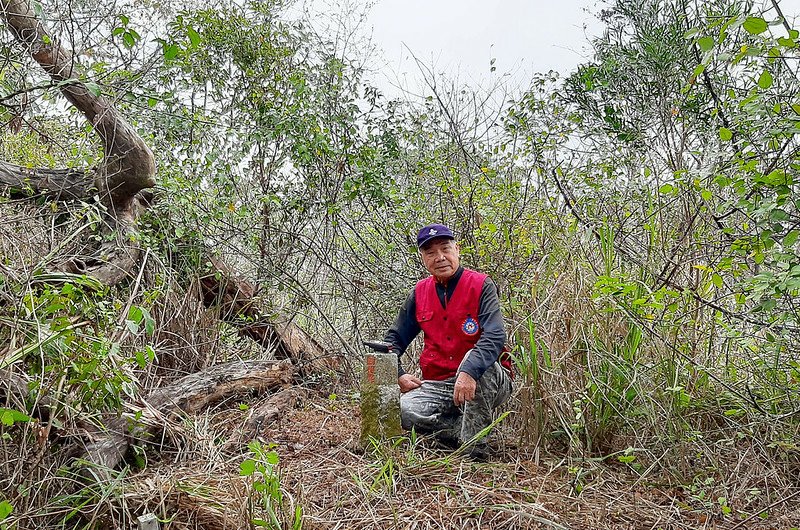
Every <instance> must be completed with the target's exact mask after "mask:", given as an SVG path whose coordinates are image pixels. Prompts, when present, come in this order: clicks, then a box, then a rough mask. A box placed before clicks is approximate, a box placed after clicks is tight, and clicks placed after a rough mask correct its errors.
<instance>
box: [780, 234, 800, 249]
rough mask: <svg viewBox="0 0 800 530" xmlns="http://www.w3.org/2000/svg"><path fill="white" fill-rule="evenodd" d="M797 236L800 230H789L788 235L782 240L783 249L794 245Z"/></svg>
mask: <svg viewBox="0 0 800 530" xmlns="http://www.w3.org/2000/svg"><path fill="white" fill-rule="evenodd" d="M798 236H800V230H790V231H789V233H788V234H786V236H785V237H784V238H783V246H784V248H785V247H791V246H792V245H794V244H795V242H797V238H798Z"/></svg>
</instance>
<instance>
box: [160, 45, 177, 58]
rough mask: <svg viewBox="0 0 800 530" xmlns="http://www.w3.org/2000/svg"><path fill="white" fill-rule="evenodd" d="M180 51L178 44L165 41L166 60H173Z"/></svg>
mask: <svg viewBox="0 0 800 530" xmlns="http://www.w3.org/2000/svg"><path fill="white" fill-rule="evenodd" d="M178 51H179V50H178V47H177V46H175V45H174V44H167V43H166V42H165V43H164V50H163V53H164V60H165V61H171V60H173V59H174V58H175V57H177V56H178Z"/></svg>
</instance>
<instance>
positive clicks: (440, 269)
mask: <svg viewBox="0 0 800 530" xmlns="http://www.w3.org/2000/svg"><path fill="white" fill-rule="evenodd" d="M419 253H420V255H421V256H422V263H424V264H425V268H426V269H428V272H430V273H431V274H432V275H433V276H434V277H435V278H436V279H437V280H438V281H440V282H446V281H447V280H449V279H450V278H451V277H452V276H453V274H455V273H456V270H458V265H459V263H460V262H461V261H460V258H459V248H458V243H456V242H455V241H453V240H452V239H446V238H436V239H432V240H431V241H428V242H427V243H425V244H424V245H423V246H422V248H421V249H420V250H419Z"/></svg>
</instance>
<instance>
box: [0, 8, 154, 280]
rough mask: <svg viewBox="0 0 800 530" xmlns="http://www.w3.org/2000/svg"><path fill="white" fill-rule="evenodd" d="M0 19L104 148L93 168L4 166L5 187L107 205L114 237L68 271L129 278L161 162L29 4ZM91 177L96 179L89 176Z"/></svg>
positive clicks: (0, 182) (4, 11)
mask: <svg viewBox="0 0 800 530" xmlns="http://www.w3.org/2000/svg"><path fill="white" fill-rule="evenodd" d="M0 16H1V17H2V18H3V19H4V20H5V22H6V26H7V28H8V30H9V31H10V32H11V33H12V34H13V35H14V37H15V39H16V40H17V42H19V43H20V44H22V45H25V46H26V47H27V50H28V52H29V53H30V55H31V57H33V59H34V60H35V61H36V62H37V63H38V64H39V65H40V66H41V67H42V69H44V71H45V72H46V73H47V74H48V75H49V76H50V78H51V79H52V80H53V81H54V82H55V84H56V86H58V87H59V90H60V91H61V93H62V94H63V95H64V97H65V98H66V99H67V101H69V102H70V103H71V104H72V105H73V106H74V107H75V108H76V109H78V110H79V111H81V113H83V115H84V116H85V117H86V119H87V120H88V121H89V123H91V124H92V126H93V127H94V130H95V131H96V133H97V135H98V136H99V137H100V140H101V143H102V145H103V152H104V157H103V161H102V162H101V163H100V164H99V165H98V166H97V167H95V168H92V169H90V170H85V171H84V170H80V169H46V168H32V169H28V168H23V167H20V166H17V165H14V164H9V163H7V162H0V189H6V190H9V191H10V193H11V194H12V195H14V194H17V195H20V194H21V195H26V194H27V195H45V196H47V197H49V198H53V199H57V200H64V199H75V198H84V199H85V198H88V197H91V196H93V195H94V194H97V195H98V196H99V198H100V201H101V202H102V203H103V205H104V206H105V211H106V223H105V228H104V230H105V231H106V232H107V234H111V235H112V236H113V237H110V238H106V239H110V242H108V243H105V244H104V245H102V246H101V247H100V248H98V249H96V251H95V252H94V255H93V256H92V257H91V258H90V259H73V260H69V261H67V262H66V263H64V264H63V265H62V266H61V267H59V268H60V269H62V270H65V271H68V272H74V273H80V274H87V275H90V276H94V277H96V278H97V279H98V280H100V281H102V282H103V283H106V284H109V285H111V284H114V283H117V282H119V281H121V280H122V279H124V278H126V277H127V276H128V275H129V273H130V271H131V270H132V269H133V267H134V265H135V264H136V262H137V260H138V259H139V255H140V252H139V249H138V248H137V247H136V246H135V245H134V244H133V242H134V241H135V239H136V237H135V235H136V217H137V216H138V214H139V212H140V211H141V209H142V208H143V207H144V206H145V204H144V202H143V201H142V200H141V199H140V195H139V193H140V192H141V191H142V190H145V189H146V188H151V187H153V186H154V185H155V171H156V165H155V158H154V157H153V153H152V151H151V150H150V148H149V147H148V146H147V145H146V144H145V142H144V140H142V138H141V137H140V136H139V135H138V134H137V133H136V131H135V130H134V129H133V127H131V125H130V124H129V123H128V122H127V121H126V120H125V119H124V118H123V117H122V116H121V115H120V113H119V112H118V111H117V109H116V108H115V107H114V105H113V104H112V103H111V102H110V101H108V100H107V99H106V98H104V97H103V96H102V95H101V94H100V93H99V91H97V90H94V91H93V90H90V88H89V86H88V85H87V83H85V82H84V81H83V80H82V79H81V77H80V75H79V72H78V65H77V63H76V62H75V60H74V57H73V55H72V53H71V52H70V51H69V50H67V49H65V48H63V47H62V46H61V44H60V42H59V41H58V39H57V38H55V37H54V36H53V35H52V34H51V33H50V32H49V31H48V30H47V28H45V26H44V25H43V24H42V22H41V21H40V20H39V18H38V17H37V16H36V14H35V13H34V11H33V9H32V6H31V2H30V0H0ZM90 175H91V176H90Z"/></svg>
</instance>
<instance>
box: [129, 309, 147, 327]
mask: <svg viewBox="0 0 800 530" xmlns="http://www.w3.org/2000/svg"><path fill="white" fill-rule="evenodd" d="M143 318H144V313H142V308H140V307H139V306H135V305H134V306H131V308H130V309H129V310H128V320H132V321H133V322H136V323H137V324H141V322H142V319H143Z"/></svg>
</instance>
